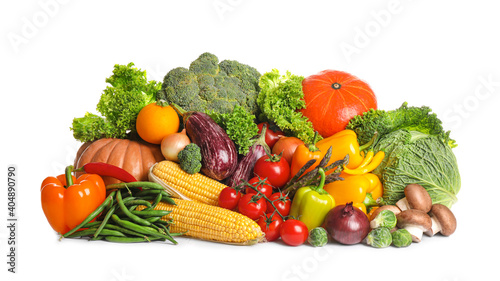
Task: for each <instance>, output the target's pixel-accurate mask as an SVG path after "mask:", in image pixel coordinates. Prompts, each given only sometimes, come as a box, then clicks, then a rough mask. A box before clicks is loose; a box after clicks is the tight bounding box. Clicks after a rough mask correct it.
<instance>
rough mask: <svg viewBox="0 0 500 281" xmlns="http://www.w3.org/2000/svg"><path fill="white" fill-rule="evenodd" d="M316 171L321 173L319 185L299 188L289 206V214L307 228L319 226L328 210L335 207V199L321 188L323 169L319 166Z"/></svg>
mask: <svg viewBox="0 0 500 281" xmlns="http://www.w3.org/2000/svg"><path fill="white" fill-rule="evenodd" d="M318 172H319V174H320V175H321V179H320V182H319V185H318V186H305V187H301V188H299V189H298V190H297V192H296V193H295V196H294V198H293V201H292V206H291V208H290V216H292V217H294V218H296V219H298V220H300V221H301V222H303V223H305V225H306V226H307V229H309V230H311V229H314V228H316V227H318V226H321V224H323V221H324V220H325V217H326V214H327V213H328V211H330V210H331V209H333V207H335V199H333V197H332V196H331V195H330V194H329V193H328V192H326V191H325V190H324V189H323V186H324V185H325V171H324V170H323V169H322V168H319V170H318Z"/></svg>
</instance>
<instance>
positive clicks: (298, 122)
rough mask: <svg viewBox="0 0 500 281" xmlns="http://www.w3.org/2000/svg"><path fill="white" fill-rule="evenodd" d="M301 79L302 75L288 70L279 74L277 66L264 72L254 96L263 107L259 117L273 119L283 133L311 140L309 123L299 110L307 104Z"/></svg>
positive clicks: (307, 141)
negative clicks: (257, 94) (283, 73)
mask: <svg viewBox="0 0 500 281" xmlns="http://www.w3.org/2000/svg"><path fill="white" fill-rule="evenodd" d="M302 80H304V77H303V76H298V75H293V74H291V73H290V72H289V71H287V72H286V74H285V75H280V73H279V71H278V70H277V69H273V70H272V71H271V72H267V73H265V74H263V75H262V76H261V77H260V81H259V85H260V88H261V90H260V93H259V97H258V98H257V104H258V106H259V108H260V110H261V111H262V113H261V114H260V115H259V120H260V121H269V122H271V123H274V124H276V125H277V126H278V127H279V128H280V129H281V130H283V131H284V132H285V133H287V134H290V135H293V136H295V137H297V138H299V139H301V140H302V141H304V142H305V143H311V142H312V140H313V138H314V129H313V126H312V123H311V122H309V121H308V119H307V117H305V116H304V115H302V113H301V112H299V111H298V110H299V109H302V108H304V107H305V105H306V104H305V101H304V93H303V92H302Z"/></svg>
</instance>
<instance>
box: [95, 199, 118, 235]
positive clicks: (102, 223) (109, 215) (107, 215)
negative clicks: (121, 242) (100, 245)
mask: <svg viewBox="0 0 500 281" xmlns="http://www.w3.org/2000/svg"><path fill="white" fill-rule="evenodd" d="M115 210H116V205H113V207H111V209H109V211H108V212H107V213H106V216H104V219H103V220H102V222H101V224H100V225H99V227H98V228H97V230H96V231H95V233H94V238H97V236H99V234H100V233H101V231H102V229H103V228H104V226H105V225H106V224H107V223H108V220H109V218H111V215H112V214H113V213H114V212H115Z"/></svg>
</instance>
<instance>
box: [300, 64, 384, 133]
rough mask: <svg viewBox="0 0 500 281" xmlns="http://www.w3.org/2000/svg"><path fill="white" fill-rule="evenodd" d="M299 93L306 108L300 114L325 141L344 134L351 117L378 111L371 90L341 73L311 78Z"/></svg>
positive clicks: (305, 80) (366, 85)
mask: <svg viewBox="0 0 500 281" xmlns="http://www.w3.org/2000/svg"><path fill="white" fill-rule="evenodd" d="M302 91H303V92H304V101H305V103H306V107H305V108H304V109H302V110H301V112H302V114H303V115H304V116H306V117H307V118H308V119H309V121H311V123H312V124H313V127H314V130H316V131H318V133H319V134H320V135H321V136H322V137H324V138H326V137H329V136H331V135H333V134H335V133H337V132H340V131H342V130H344V129H345V127H346V126H347V124H348V123H349V120H350V119H351V118H352V117H354V116H356V115H359V114H362V113H363V112H366V111H368V110H369V109H370V108H373V109H377V98H376V97H375V94H374V93H373V91H372V89H371V88H370V86H368V84H367V83H365V82H364V81H362V80H360V79H359V78H357V77H356V76H353V75H351V74H349V73H347V72H343V71H336V70H324V71H322V72H320V73H318V74H315V75H311V76H309V77H307V78H305V79H304V80H303V81H302Z"/></svg>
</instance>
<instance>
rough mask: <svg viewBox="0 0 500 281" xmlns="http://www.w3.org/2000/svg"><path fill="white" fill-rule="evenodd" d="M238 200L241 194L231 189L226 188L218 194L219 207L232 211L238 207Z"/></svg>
mask: <svg viewBox="0 0 500 281" xmlns="http://www.w3.org/2000/svg"><path fill="white" fill-rule="evenodd" d="M240 198H241V192H238V191H236V189H234V188H232V187H226V188H224V189H223V190H222V191H221V192H220V194H219V206H220V207H222V208H226V209H229V210H233V209H234V208H236V206H238V202H239V201H240Z"/></svg>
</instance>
